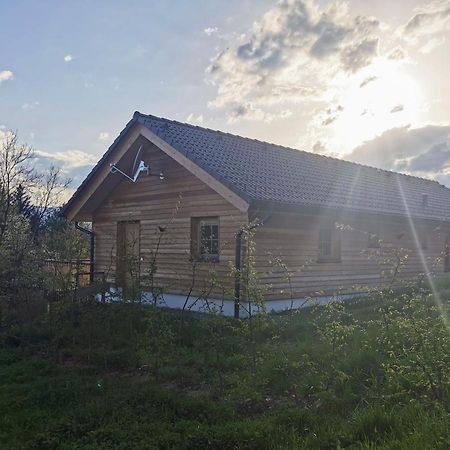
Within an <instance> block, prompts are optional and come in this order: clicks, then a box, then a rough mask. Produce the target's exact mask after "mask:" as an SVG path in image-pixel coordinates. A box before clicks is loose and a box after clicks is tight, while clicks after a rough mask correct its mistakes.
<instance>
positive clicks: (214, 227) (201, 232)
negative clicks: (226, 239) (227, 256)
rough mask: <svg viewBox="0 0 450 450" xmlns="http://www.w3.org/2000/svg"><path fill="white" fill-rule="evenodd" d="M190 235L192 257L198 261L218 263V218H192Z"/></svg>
mask: <svg viewBox="0 0 450 450" xmlns="http://www.w3.org/2000/svg"><path fill="white" fill-rule="evenodd" d="M191 233H192V236H191V241H192V251H191V253H192V256H193V257H194V258H195V259H197V260H200V261H218V260H219V218H218V217H193V218H192V222H191Z"/></svg>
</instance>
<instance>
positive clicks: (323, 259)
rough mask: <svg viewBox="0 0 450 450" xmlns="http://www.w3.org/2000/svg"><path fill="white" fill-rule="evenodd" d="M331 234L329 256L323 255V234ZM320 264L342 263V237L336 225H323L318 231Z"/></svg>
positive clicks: (318, 257) (318, 259)
mask: <svg viewBox="0 0 450 450" xmlns="http://www.w3.org/2000/svg"><path fill="white" fill-rule="evenodd" d="M325 232H326V233H329V239H328V240H329V254H324V253H323V251H322V250H323V238H322V236H323V233H325ZM318 244H319V248H318V256H317V262H318V263H337V262H341V236H340V233H339V232H338V230H337V229H336V228H335V226H334V224H330V225H323V226H321V227H320V228H319V231H318Z"/></svg>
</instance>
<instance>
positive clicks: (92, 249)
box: [75, 222, 95, 284]
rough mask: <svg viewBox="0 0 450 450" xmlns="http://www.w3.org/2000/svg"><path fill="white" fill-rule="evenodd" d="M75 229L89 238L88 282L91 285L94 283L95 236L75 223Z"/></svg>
mask: <svg viewBox="0 0 450 450" xmlns="http://www.w3.org/2000/svg"><path fill="white" fill-rule="evenodd" d="M75 228H76V229H77V230H80V231H81V232H82V233H85V234H87V235H88V236H89V239H90V247H89V261H90V265H89V282H90V283H91V284H92V283H93V282H94V257H95V234H94V232H93V231H92V230H88V229H87V228H84V227H82V226H81V225H80V224H79V223H78V222H75Z"/></svg>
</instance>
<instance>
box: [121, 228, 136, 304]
mask: <svg viewBox="0 0 450 450" xmlns="http://www.w3.org/2000/svg"><path fill="white" fill-rule="evenodd" d="M140 228H141V227H140V222H139V221H124V222H117V260H116V282H117V285H118V287H121V288H122V289H123V292H124V295H126V296H135V295H136V294H137V291H138V289H139V267H140V234H141V230H140Z"/></svg>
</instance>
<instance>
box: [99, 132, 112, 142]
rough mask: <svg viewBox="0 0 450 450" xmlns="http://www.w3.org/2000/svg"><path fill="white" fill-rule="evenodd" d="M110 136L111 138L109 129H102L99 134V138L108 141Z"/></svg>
mask: <svg viewBox="0 0 450 450" xmlns="http://www.w3.org/2000/svg"><path fill="white" fill-rule="evenodd" d="M108 138H109V133H108V132H107V131H102V132H100V134H99V135H98V140H99V141H106V140H108Z"/></svg>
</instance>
